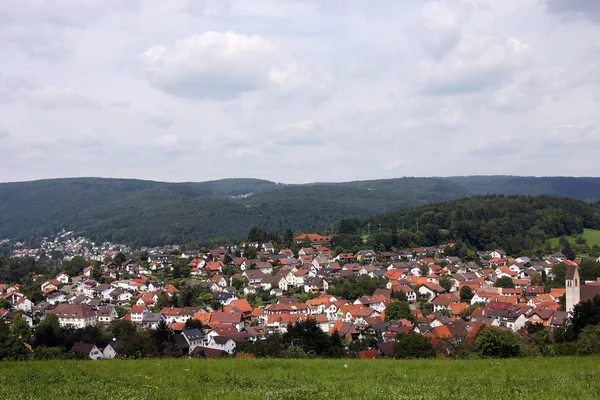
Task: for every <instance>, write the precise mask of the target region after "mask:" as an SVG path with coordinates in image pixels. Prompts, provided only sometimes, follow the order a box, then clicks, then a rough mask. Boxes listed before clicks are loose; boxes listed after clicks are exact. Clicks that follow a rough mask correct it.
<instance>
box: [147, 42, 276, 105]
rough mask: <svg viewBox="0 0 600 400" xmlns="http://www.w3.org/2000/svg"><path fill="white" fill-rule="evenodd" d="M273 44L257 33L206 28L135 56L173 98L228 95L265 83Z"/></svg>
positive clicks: (273, 54)
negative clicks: (245, 33)
mask: <svg viewBox="0 0 600 400" xmlns="http://www.w3.org/2000/svg"><path fill="white" fill-rule="evenodd" d="M276 58H277V46H276V45H275V44H274V43H272V42H270V41H268V40H266V39H264V38H262V37H261V36H260V35H252V36H247V35H243V34H238V33H235V32H232V31H229V32H215V31H208V32H204V33H203V34H201V35H193V36H190V37H187V38H185V39H182V40H179V41H177V42H176V43H175V44H174V45H172V46H169V47H166V46H154V47H151V48H149V49H148V50H147V51H146V52H145V53H143V54H141V55H140V56H139V60H140V62H141V64H142V68H143V70H144V72H145V74H146V77H147V79H148V80H149V82H150V83H151V84H152V85H153V86H154V87H156V88H158V89H160V90H162V91H164V92H166V93H168V94H171V95H173V96H177V97H184V98H193V99H220V100H223V99H232V98H235V97H237V96H238V95H240V94H242V93H246V92H252V91H255V90H258V89H261V88H265V87H267V85H268V83H269V70H270V69H271V68H272V67H273V65H274V63H275V62H276Z"/></svg>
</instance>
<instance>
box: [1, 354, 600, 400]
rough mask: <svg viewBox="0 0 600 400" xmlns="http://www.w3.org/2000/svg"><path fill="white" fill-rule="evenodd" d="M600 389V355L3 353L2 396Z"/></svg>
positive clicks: (587, 394)
mask: <svg viewBox="0 0 600 400" xmlns="http://www.w3.org/2000/svg"><path fill="white" fill-rule="evenodd" d="M56 398H60V399H67V398H68V399H83V398H85V399H93V398H102V399H187V398H195V399H197V398H201V399H202V398H210V399H244V400H250V399H277V400H278V399H351V398H356V399H436V400H439V399H449V398H452V399H503V400H505V399H514V398H519V399H598V398H600V358H598V357H590V358H549V359H516V360H473V361H465V360H460V361H453V360H427V361H421V360H411V361H394V360H368V361H367V360H265V359H262V360H251V359H221V360H210V359H207V360H202V359H191V360H188V359H176V360H172V359H170V360H167V359H162V360H157V359H154V360H136V361H131V360H110V361H108V360H106V361H95V362H93V361H26V362H0V399H56Z"/></svg>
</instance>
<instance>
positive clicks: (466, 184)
mask: <svg viewBox="0 0 600 400" xmlns="http://www.w3.org/2000/svg"><path fill="white" fill-rule="evenodd" d="M502 193H508V194H521V195H530V194H531V195H552V196H560V197H573V198H577V199H580V200H584V201H587V202H590V203H591V202H593V201H598V200H600V179H597V178H565V177H556V178H552V177H550V178H534V177H501V176H499V177H453V178H397V179H384V180H371V181H356V182H342V183H312V184H303V185H288V184H279V183H275V182H270V181H265V180H257V179H224V180H218V181H210V182H196V183H194V182H187V183H167V182H154V181H142V180H133V179H103V178H72V179H52V180H41V181H33V182H15V183H2V184H0V239H2V238H11V239H16V240H28V241H29V244H31V245H35V242H36V240H39V239H40V238H41V237H43V236H47V235H50V234H53V233H56V232H58V231H60V230H61V229H67V230H75V231H77V232H79V233H81V234H83V235H85V236H88V237H90V238H92V239H94V240H96V241H112V242H121V243H125V244H130V245H133V246H154V245H162V244H173V243H189V242H192V241H193V242H196V243H197V244H199V245H207V246H208V245H210V244H212V243H215V241H216V240H217V239H219V238H228V239H230V240H233V241H236V240H238V239H241V238H242V237H243V235H244V233H245V232H247V231H248V230H249V229H250V228H251V227H252V226H254V225H258V226H260V227H262V228H263V229H265V230H267V231H270V232H284V231H285V230H286V229H291V230H293V231H304V232H309V231H321V232H326V231H327V232H330V230H331V229H332V227H333V226H335V225H337V224H339V222H340V221H341V220H343V219H344V218H358V219H361V220H364V219H365V218H369V217H371V216H374V215H377V214H380V213H389V212H396V211H397V210H404V209H409V208H410V209H411V210H412V208H414V207H419V206H425V205H429V204H436V203H439V202H444V201H448V200H455V199H464V198H467V197H470V196H473V195H476V194H478V195H487V194H502ZM467 203H468V201H467ZM450 204H458V203H450ZM582 204H583V203H582ZM430 207H433V208H432V210H433V212H434V214H436V213H438V212H437V211H435V209H436V208H435V207H436V206H430ZM441 207H445V206H441ZM419 210H421V209H416V210H412V211H406V212H404V211H398V213H397V214H395V215H398V220H397V221H396V222H397V224H395V226H396V227H397V228H398V229H401V228H402V225H401V222H402V221H404V224H405V226H406V227H409V225H408V224H410V223H411V221H412V222H415V223H416V218H415V217H413V218H411V216H414V215H416V214H415V213H419V212H421V211H419ZM403 213H405V214H406V217H405V216H404V214H403ZM387 215H392V216H393V215H394V214H387ZM387 215H386V216H385V217H373V220H372V222H373V223H374V224H376V225H374V226H373V228H374V231H376V232H379V226H378V223H379V222H377V221H378V218H388V217H387ZM461 217H463V213H462V212H459V211H457V212H456V213H455V215H454V216H453V217H450V218H449V219H448V218H447V220H442V219H443V218H441V219H440V220H435V221H432V220H429V219H428V218H430V217H428V216H424V217H422V218H420V219H422V221H419V223H420V224H421V226H420V227H419V228H418V229H417V227H416V224H415V227H414V229H408V231H414V232H425V233H426V237H427V239H428V241H427V242H428V243H432V242H433V241H434V239H436V238H437V236H438V235H440V237H441V238H444V237H445V236H446V235H450V236H452V235H454V236H457V237H463V236H464V237H465V239H469V241H470V243H472V244H473V245H474V246H476V247H481V246H484V245H485V244H486V243H492V242H494V240H490V238H488V237H485V236H483V237H481V239H479V242H477V241H476V240H472V239H473V238H469V237H468V236H469V235H467V234H466V233H465V231H466V230H468V229H470V227H469V225H468V224H467V225H464V224H462V225H461V224H459V223H458V221H459V220H460V219H461ZM464 217H466V218H467V219H469V215H467V214H465V215H464ZM436 218H438V217H436ZM450 221H454V222H456V223H455V224H454V225H453V229H454V231H453V232H446V231H444V230H449V229H450V225H452V224H451V223H450ZM469 221H470V223H473V220H472V219H469ZM435 226H437V227H438V228H439V229H442V231H436V230H435V229H432V227H435ZM391 227H392V225H390V224H387V225H382V229H384V228H387V229H391ZM489 228H490V229H491V228H494V227H493V224H490V226H489ZM546 228H547V229H548V230H549V231H551V230H554V231H556V232H558V233H560V234H563V233H564V234H568V232H573V231H575V230H576V229H575V230H573V229H571V228H570V227H567V228H564V227H563V228H561V227H558V228H556V227H555V228H556V229H554V228H551V227H548V226H544V227H542V230H544V232H545V233H549V231H548V232H546V231H545V229H546ZM507 229H509V230H510V229H511V228H507ZM527 229H528V228H527ZM362 231H364V233H365V234H366V233H367V231H368V229H367V227H363V229H362ZM484 231H485V229H484ZM496 231H497V230H496ZM559 231H560V232H559ZM343 233H347V232H343ZM483 233H485V232H483ZM521 234H524V232H521ZM473 235H474V236H478V235H477V234H475V233H473ZM511 236H515V235H511ZM528 236H531V237H532V240H537V239H539V238H540V237H541V236H546V235H545V234H543V235H542V234H540V233H539V232H538V234H533V235H528ZM558 236H560V235H558ZM515 238H516V239H514V240H518V239H519V237H518V236H515ZM405 242H406V240H405ZM480 242H481V243H480ZM497 242H498V241H497ZM498 243H499V244H500V242H498ZM514 247H515V248H517V247H518V245H517V244H516V243H515V246H514Z"/></svg>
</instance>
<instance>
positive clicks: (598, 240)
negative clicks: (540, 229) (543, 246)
mask: <svg viewBox="0 0 600 400" xmlns="http://www.w3.org/2000/svg"><path fill="white" fill-rule="evenodd" d="M581 236H583V238H584V239H585V240H587V243H588V245H589V246H590V247H592V246H593V245H595V244H597V245H598V246H600V231H599V230H596V229H584V230H583V234H582V235H581ZM575 237H576V236H569V237H567V239H569V242H571V243H575ZM559 239H560V238H552V239H550V244H551V245H552V246H558V240H559Z"/></svg>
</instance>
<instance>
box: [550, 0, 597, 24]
mask: <svg viewBox="0 0 600 400" xmlns="http://www.w3.org/2000/svg"><path fill="white" fill-rule="evenodd" d="M546 6H547V7H548V11H550V12H553V13H557V14H572V15H578V16H581V17H584V18H588V19H589V20H591V21H594V22H600V2H598V1H597V0H546Z"/></svg>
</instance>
